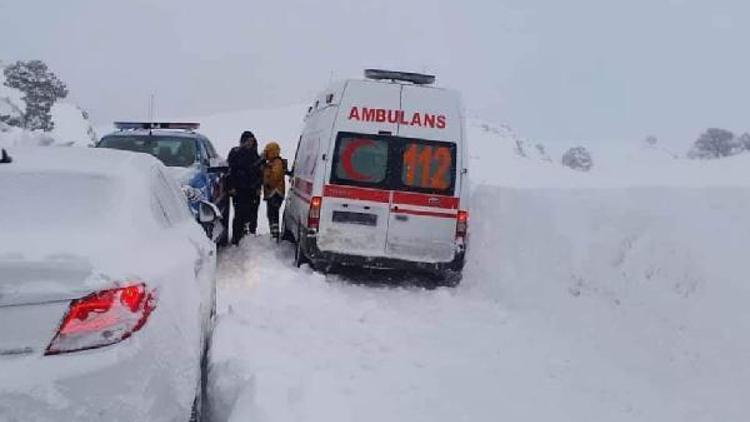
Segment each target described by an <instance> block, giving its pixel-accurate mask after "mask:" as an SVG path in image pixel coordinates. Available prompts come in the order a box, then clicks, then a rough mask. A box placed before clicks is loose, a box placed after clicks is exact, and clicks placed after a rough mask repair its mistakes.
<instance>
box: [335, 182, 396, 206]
mask: <svg viewBox="0 0 750 422" xmlns="http://www.w3.org/2000/svg"><path fill="white" fill-rule="evenodd" d="M323 196H328V197H331V198H343V199H355V200H359V201H371V202H383V203H385V204H387V203H390V202H391V193H390V192H389V191H387V190H377V189H366V188H352V187H349V186H340V185H326V186H325V188H324V189H323Z"/></svg>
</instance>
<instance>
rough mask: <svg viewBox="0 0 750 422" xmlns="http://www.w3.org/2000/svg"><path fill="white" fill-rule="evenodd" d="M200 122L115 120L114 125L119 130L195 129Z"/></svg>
mask: <svg viewBox="0 0 750 422" xmlns="http://www.w3.org/2000/svg"><path fill="white" fill-rule="evenodd" d="M200 126H201V125H200V123H187V122H115V127H116V128H117V129H120V130H128V129H130V130H132V129H181V130H197V129H198V128H199V127H200Z"/></svg>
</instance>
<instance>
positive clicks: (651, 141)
mask: <svg viewBox="0 0 750 422" xmlns="http://www.w3.org/2000/svg"><path fill="white" fill-rule="evenodd" d="M645 142H646V144H647V145H651V146H654V145H656V144H658V143H659V138H657V137H656V136H653V135H651V136H647V137H646V139H645Z"/></svg>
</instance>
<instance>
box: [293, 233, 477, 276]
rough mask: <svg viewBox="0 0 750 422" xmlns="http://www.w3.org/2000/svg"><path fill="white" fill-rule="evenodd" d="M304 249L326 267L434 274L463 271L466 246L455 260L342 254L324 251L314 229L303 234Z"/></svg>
mask: <svg viewBox="0 0 750 422" xmlns="http://www.w3.org/2000/svg"><path fill="white" fill-rule="evenodd" d="M301 241H302V249H303V250H304V252H305V256H306V257H307V259H309V260H310V261H311V262H312V264H313V266H315V267H322V268H325V267H327V266H331V265H342V266H347V267H362V268H373V269H384V270H405V271H418V272H426V273H432V274H444V273H446V272H461V270H463V267H464V258H465V254H466V251H465V248H464V247H463V246H459V247H457V250H456V253H455V255H454V257H453V260H451V261H447V262H417V261H409V260H405V259H397V258H386V257H372V256H362V255H353V254H342V253H338V252H329V251H322V250H320V248H319V247H318V242H317V236H316V233H315V232H313V231H308V232H307V233H306V235H303V236H302V239H301Z"/></svg>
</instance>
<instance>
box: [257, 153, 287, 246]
mask: <svg viewBox="0 0 750 422" xmlns="http://www.w3.org/2000/svg"><path fill="white" fill-rule="evenodd" d="M263 159H264V164H263V199H265V201H266V215H267V216H268V226H269V227H270V229H271V237H273V238H274V239H278V238H279V209H280V208H281V204H282V203H283V202H284V195H285V194H286V180H285V179H284V176H286V175H287V174H289V171H288V170H287V161H286V160H285V159H283V158H281V147H280V146H279V144H277V143H276V142H269V143H268V144H267V145H266V147H265V148H264V150H263Z"/></svg>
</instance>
